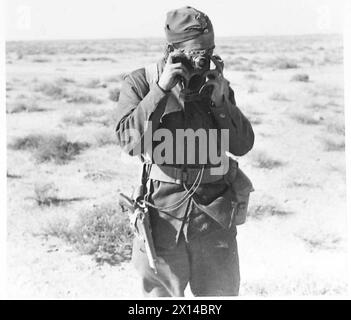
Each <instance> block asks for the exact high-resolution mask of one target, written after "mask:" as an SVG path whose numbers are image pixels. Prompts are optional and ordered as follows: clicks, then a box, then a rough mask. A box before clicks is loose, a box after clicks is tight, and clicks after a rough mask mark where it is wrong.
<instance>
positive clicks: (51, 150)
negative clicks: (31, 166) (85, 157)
mask: <svg viewBox="0 0 351 320" xmlns="http://www.w3.org/2000/svg"><path fill="white" fill-rule="evenodd" d="M89 146H90V145H89V144H88V143H81V142H70V141H68V140H67V138H66V137H65V136H64V135H45V136H44V135H41V134H30V135H28V136H26V137H24V138H17V139H16V140H15V141H14V143H13V144H10V145H9V147H10V148H11V149H13V150H30V151H32V152H33V153H34V157H35V159H36V160H37V161H38V162H46V161H54V162H55V163H57V164H64V163H66V162H68V161H70V160H73V159H74V158H75V156H76V155H78V154H80V153H81V151H82V150H85V149H87V148H88V147H89Z"/></svg>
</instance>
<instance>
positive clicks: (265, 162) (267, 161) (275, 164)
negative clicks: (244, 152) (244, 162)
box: [252, 151, 285, 170]
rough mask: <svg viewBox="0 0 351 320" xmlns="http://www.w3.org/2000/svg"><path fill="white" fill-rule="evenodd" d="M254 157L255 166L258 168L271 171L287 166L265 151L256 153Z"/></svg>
mask: <svg viewBox="0 0 351 320" xmlns="http://www.w3.org/2000/svg"><path fill="white" fill-rule="evenodd" d="M252 157H253V165H254V166H255V167H257V168H263V169H268V170H271V169H275V168H279V167H282V166H283V165H285V163H284V162H283V161H281V160H277V159H274V158H271V157H270V156H268V155H267V154H266V153H265V152H263V151H259V152H256V153H254V154H253V155H252Z"/></svg>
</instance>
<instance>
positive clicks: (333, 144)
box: [323, 138, 345, 152]
mask: <svg viewBox="0 0 351 320" xmlns="http://www.w3.org/2000/svg"><path fill="white" fill-rule="evenodd" d="M323 145H324V150H325V151H328V152H330V151H344V150H345V140H344V139H338V140H336V139H331V138H325V139H324V140H323Z"/></svg>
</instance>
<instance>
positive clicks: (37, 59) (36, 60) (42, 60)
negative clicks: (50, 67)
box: [32, 57, 51, 63]
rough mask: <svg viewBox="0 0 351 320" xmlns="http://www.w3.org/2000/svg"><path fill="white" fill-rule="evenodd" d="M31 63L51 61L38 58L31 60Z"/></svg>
mask: <svg viewBox="0 0 351 320" xmlns="http://www.w3.org/2000/svg"><path fill="white" fill-rule="evenodd" d="M32 62H36V63H47V62H51V60H50V59H47V58H41V57H38V58H34V59H32Z"/></svg>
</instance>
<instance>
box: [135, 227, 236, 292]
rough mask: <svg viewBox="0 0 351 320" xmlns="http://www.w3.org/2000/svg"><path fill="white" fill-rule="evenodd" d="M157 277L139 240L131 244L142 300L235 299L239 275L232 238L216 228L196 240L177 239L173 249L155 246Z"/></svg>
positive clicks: (233, 236) (228, 232) (234, 241)
mask: <svg viewBox="0 0 351 320" xmlns="http://www.w3.org/2000/svg"><path fill="white" fill-rule="evenodd" d="M155 249H156V254H157V257H158V263H157V271H158V272H157V274H155V273H154V271H153V270H152V269H151V268H150V267H149V264H148V260H147V255H146V252H145V246H144V242H143V240H142V239H140V238H138V237H136V238H135V239H134V242H133V254H132V262H133V264H134V267H135V268H136V269H137V270H138V272H139V274H140V276H141V282H142V283H141V284H142V290H143V294H144V296H145V297H183V296H184V291H185V288H186V286H187V285H188V284H189V285H190V289H191V291H192V293H193V295H194V296H237V295H238V294H239V285H240V272H239V257H238V249H237V242H236V235H235V234H234V233H233V232H232V231H230V230H224V229H223V228H219V229H216V230H212V231H211V230H210V231H209V232H206V233H205V234H200V235H198V236H197V237H190V238H186V237H185V236H184V235H181V236H180V239H179V241H178V244H177V246H176V247H174V248H160V247H157V246H156V248H155Z"/></svg>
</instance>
